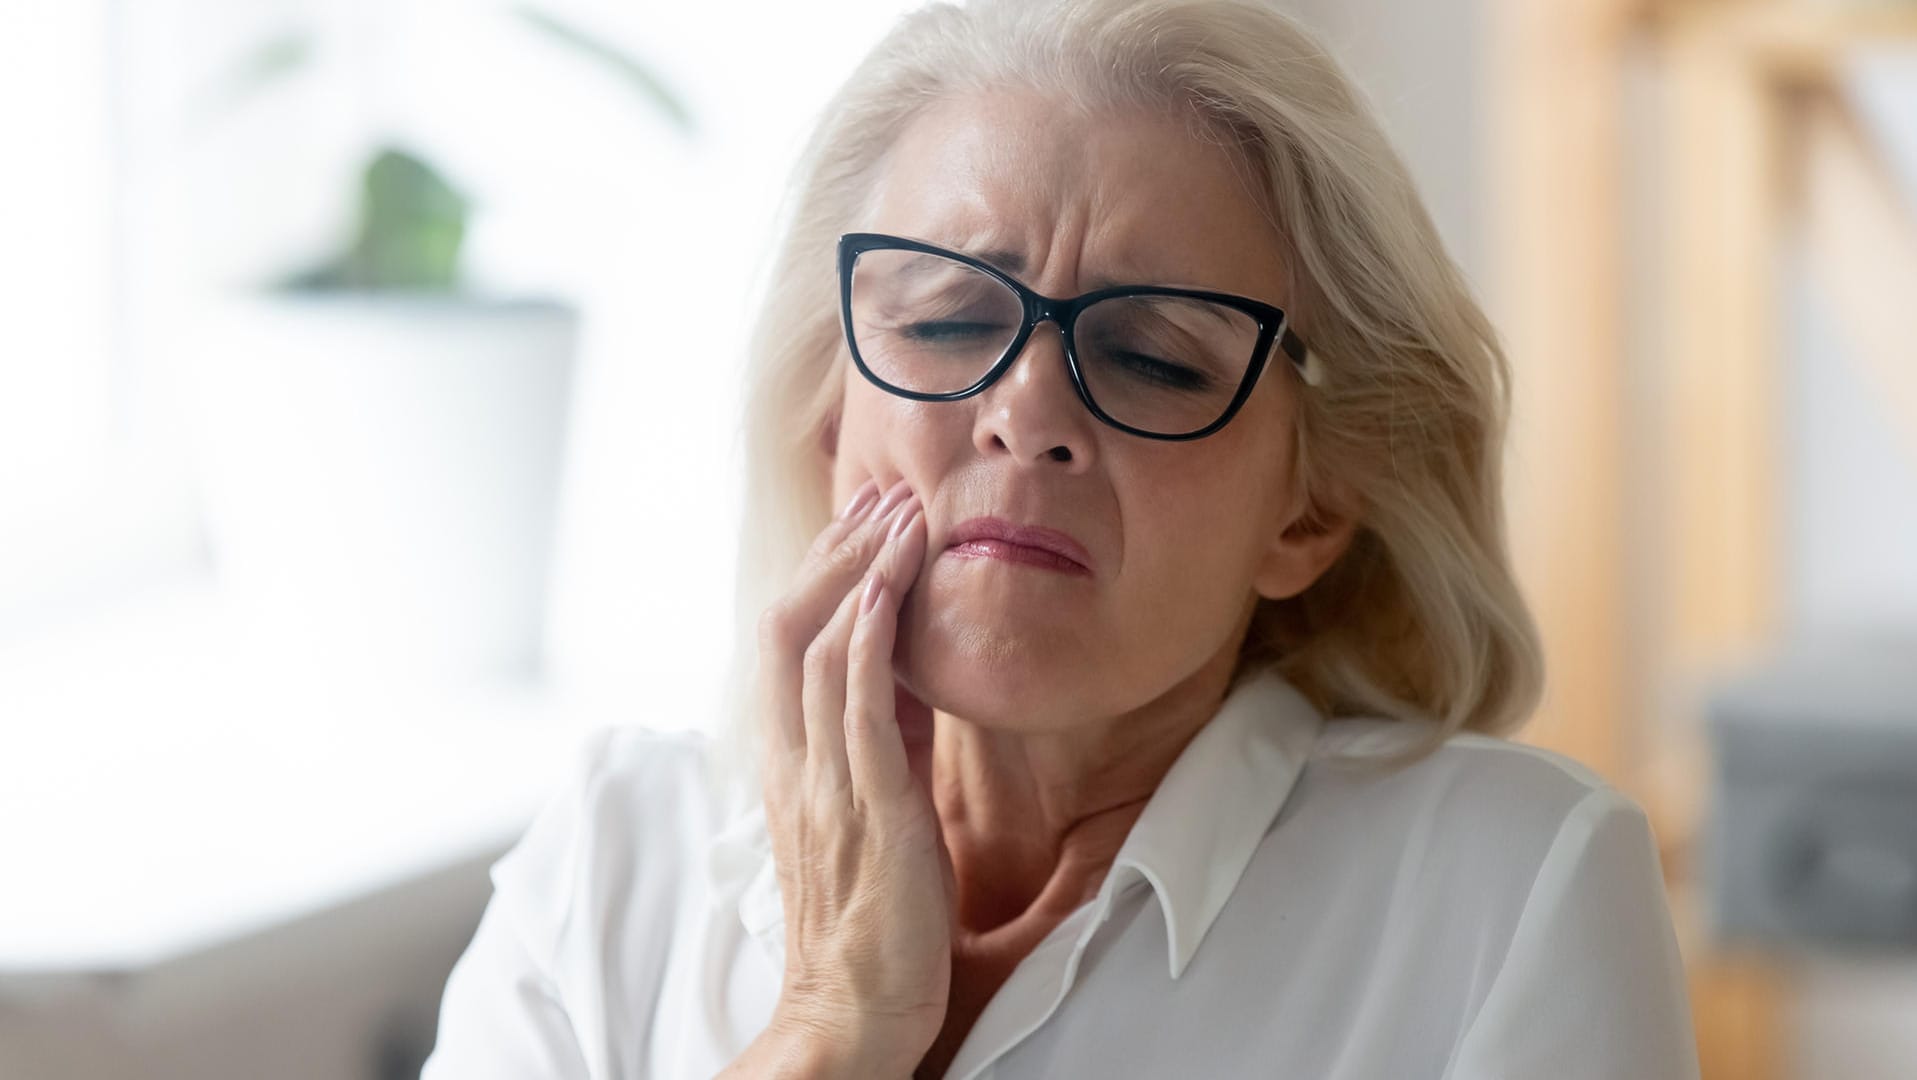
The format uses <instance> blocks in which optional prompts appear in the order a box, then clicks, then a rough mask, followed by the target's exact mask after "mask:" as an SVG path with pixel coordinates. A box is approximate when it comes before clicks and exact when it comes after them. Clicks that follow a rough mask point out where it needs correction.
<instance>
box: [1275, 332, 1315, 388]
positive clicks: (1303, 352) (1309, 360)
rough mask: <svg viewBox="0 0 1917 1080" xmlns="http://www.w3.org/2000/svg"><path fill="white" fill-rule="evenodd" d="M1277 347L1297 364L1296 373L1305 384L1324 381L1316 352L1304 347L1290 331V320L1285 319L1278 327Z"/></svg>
mask: <svg viewBox="0 0 1917 1080" xmlns="http://www.w3.org/2000/svg"><path fill="white" fill-rule="evenodd" d="M1278 347H1279V348H1280V349H1282V350H1284V353H1285V355H1286V356H1289V357H1291V362H1292V363H1294V364H1296V365H1298V374H1299V375H1300V376H1301V377H1302V378H1303V379H1304V380H1305V385H1306V386H1317V385H1319V384H1320V383H1322V382H1324V377H1325V367H1324V364H1323V362H1322V361H1320V360H1319V359H1318V354H1317V353H1315V352H1313V351H1311V350H1310V349H1308V348H1306V347H1305V341H1304V339H1303V338H1301V337H1299V336H1298V335H1297V334H1294V333H1292V332H1291V320H1290V319H1286V320H1285V321H1284V322H1283V323H1281V324H1280V325H1279V327H1278Z"/></svg>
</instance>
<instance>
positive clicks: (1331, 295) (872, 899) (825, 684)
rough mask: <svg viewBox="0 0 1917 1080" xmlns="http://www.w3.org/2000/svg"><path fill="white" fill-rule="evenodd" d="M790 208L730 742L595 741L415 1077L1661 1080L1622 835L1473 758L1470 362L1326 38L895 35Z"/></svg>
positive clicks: (1661, 934) (1417, 216) (1493, 474)
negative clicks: (745, 636) (747, 632)
mask: <svg viewBox="0 0 1917 1080" xmlns="http://www.w3.org/2000/svg"><path fill="white" fill-rule="evenodd" d="M795 193H796V198H797V203H796V206H795V207H794V208H793V213H792V215H791V217H790V220H789V225H788V226H787V233H786V237H785V242H784V245H783V248H782V252H781V257H780V260H779V262H778V265H777V268H776V272H775V274H774V277H773V284H772V286H771V289H770V293H769V295H768V296H767V297H766V299H765V303H764V308H763V312H762V316H761V319H760V322H759V326H758V332H757V335H756V337H755V342H754V363H755V365H756V367H755V381H754V384H753V396H752V399H751V403H750V411H749V415H748V418H747V419H748V431H749V435H748V437H749V439H750V447H749V459H750V461H751V462H752V466H753V473H752V476H751V478H750V482H749V491H748V496H749V498H750V499H751V500H752V501H751V503H750V506H751V520H753V521H754V522H755V523H757V525H758V528H757V530H756V531H755V535H754V536H753V537H752V538H751V541H750V542H749V544H748V550H747V552H746V556H745V560H746V561H745V565H744V567H743V570H744V572H743V574H742V583H743V584H744V588H743V589H742V596H743V598H744V603H743V609H744V610H743V612H742V616H743V617H742V620H741V621H742V623H743V624H744V625H746V626H748V627H750V628H751V630H752V640H751V644H750V646H749V649H747V650H742V677H741V678H740V679H739V680H737V683H738V685H739V686H740V687H742V688H743V691H742V692H741V694H740V695H739V698H738V700H737V702H736V705H737V708H736V709H735V710H734V713H735V714H736V715H737V717H738V718H739V719H738V726H737V727H736V728H735V729H733V730H731V731H730V732H729V733H728V734H727V735H726V736H725V737H723V738H720V739H708V738H705V737H703V736H698V735H689V734H672V735H668V734H655V733H648V732H645V731H643V730H629V731H620V732H606V733H602V734H601V735H600V736H598V737H597V738H596V739H595V740H594V741H593V742H592V744H591V745H590V746H589V747H588V751H587V753H586V755H585V757H584V759H583V760H582V761H581V762H580V766H579V774H578V775H577V776H576V777H575V778H574V779H573V782H572V783H571V784H569V785H568V787H567V789H566V792H565V793H564V794H563V795H562V796H561V797H560V798H558V799H556V800H555V801H554V802H553V803H552V804H551V805H549V806H548V807H547V808H546V810H545V811H544V812H542V814H541V815H540V816H539V818H538V820H537V821H536V822H535V823H534V825H533V826H532V828H531V829H530V830H529V832H528V833H527V835H526V836H525V837H524V839H523V840H522V841H521V842H520V844H519V845H518V846H517V847H516V848H515V849H514V851H512V852H511V853H510V854H508V855H507V856H506V857H505V858H504V859H502V860H501V861H500V862H499V863H498V864H497V865H496V866H495V867H494V869H493V880H494V884H495V890H496V891H495V895H494V897H493V900H492V901H491V904H490V906H489V907H488V908H487V911H486V914H485V916H484V919H483V920H482V922H481V925H480V927H479V930H478V932H477V934H476V935H475V937H474V940H473V942H472V944H471V946H470V947H469V949H468V951H467V953H466V955H465V956H464V957H463V958H462V959H461V961H460V963H459V965H458V967H457V968H456V969H455V971H454V973H453V975H452V977H451V980H450V981H449V983H448V986H447V989H446V995H445V999H444V1002H443V1004H442V1016H441V1029H440V1036H439V1045H438V1047H437V1049H436V1051H435V1054H434V1057H433V1059H432V1061H431V1062H430V1063H429V1066H428V1069H427V1071H426V1074H427V1076H428V1077H432V1078H435V1080H438V1078H447V1077H489V1076H502V1077H503V1076H564V1077H575V1076H576V1077H608V1078H609V1077H616V1076H617V1077H625V1076H660V1077H668V1076H669V1077H693V1076H702V1077H703V1076H711V1075H714V1074H717V1073H721V1072H724V1073H725V1074H726V1075H738V1076H773V1075H780V1076H786V1075H789V1076H847V1077H904V1076H920V1077H938V1076H947V1077H959V1078H971V1077H1001V1078H1005V1080H1011V1078H1015V1077H1036V1076H1074V1077H1076V1076H1087V1077H1094V1076H1096V1077H1103V1076H1162V1075H1171V1074H1182V1075H1191V1076H1204V1077H1213V1076H1218V1077H1224V1076H1253V1075H1256V1076H1295V1077H1312V1078H1323V1077H1379V1078H1402V1077H1439V1076H1446V1077H1460V1078H1462V1077H1532V1076H1544V1075H1550V1076H1553V1077H1567V1076H1569V1077H1587V1076H1588V1077H1612V1076H1615V1077H1632V1078H1652V1077H1684V1076H1693V1075H1695V1074H1696V1070H1697V1065H1696V1061H1695V1052H1694V1049H1693V1046H1692V1043H1691V1038H1690V1035H1689V1028H1688V1015H1687V1006H1686V1003H1685V999H1684V991H1683V985H1682V978H1681V972H1680V967H1679V963H1678V959H1677V954H1676V949H1675V945H1674V940H1673V935H1672V932H1671V926H1670V920H1669V916H1668V914H1667V913H1666V911H1665V909H1664V906H1663V899H1662V889H1661V882H1660V879H1659V876H1658V869H1657V864H1656V859H1655V854H1654V849H1653V845H1652V841H1651V836H1650V833H1649V831H1648V828H1647V827H1646V823H1645V819H1644V816H1643V815H1642V813H1641V812H1640V811H1639V810H1638V809H1637V808H1636V807H1635V806H1633V805H1632V804H1631V803H1630V802H1628V801H1627V800H1626V799H1624V798H1623V797H1622V796H1620V795H1619V794H1617V793H1616V792H1615V791H1613V790H1611V789H1610V788H1608V787H1606V786H1605V785H1604V784H1603V783H1602V782H1600V781H1599V780H1598V779H1597V778H1595V777H1594V776H1593V775H1591V774H1590V773H1589V772H1587V771H1585V770H1584V769H1582V768H1580V767H1578V766H1577V765H1575V764H1573V763H1571V762H1569V761H1567V760H1564V759H1562V758H1559V757H1556V756H1553V755H1551V754H1548V753H1545V752H1542V751H1538V750H1535V749H1528V748H1523V747H1520V746H1517V745H1515V744H1511V743H1508V742H1505V741H1502V740H1500V739H1498V738H1495V737H1494V736H1495V735H1496V734H1497V733H1500V732H1502V731H1505V730H1508V729H1509V728H1510V727H1511V726H1512V725H1514V724H1515V723H1517V722H1519V721H1521V720H1522V719H1523V717H1524V716H1525V715H1526V714H1527V713H1528V712H1529V711H1530V710H1531V708H1532V707H1533V706H1534V704H1535V702H1536V700H1537V698H1538V695H1539V687H1540V682H1541V671H1540V667H1541V664H1540V659H1539V648H1538V643H1537V639H1536V633H1535V630H1534V628H1533V624H1532V621H1531V619H1530V617H1529V615H1528V614H1527V612H1526V611H1525V608H1524V606H1523V603H1522V601H1521V600H1520V598H1519V595H1518V592H1517V589H1516V588H1515V586H1514V584H1513V582H1512V579H1511V575H1510V572H1509V569H1508V566H1507V559H1506V556H1505V551H1504V539H1503V522H1502V507H1501V503H1500V499H1499V470H1498V464H1499V455H1500V452H1501V438H1502V430H1503V417H1504V412H1505V408H1506V401H1507V393H1508V391H1507V370H1506V366H1505V361H1504V359H1503V357H1502V355H1501V353H1500V352H1499V348H1498V345H1497V343H1496V341H1495V337H1494V334H1493V332H1492V330H1491V328H1490V327H1489V326H1488V325H1487V323H1486V321H1485V319H1484V317H1483V316H1482V314H1481V313H1480V312H1479V310H1478V309H1477V307H1476V306H1475V305H1474V303H1473V302H1472V300H1471V298H1470V296H1469V294H1468V291H1467V289H1466V287H1465V285H1464V283H1463V282H1462V280H1461V279H1460V276H1459V274H1458V273H1457V271H1456V270H1455V268H1454V267H1453V266H1452V264H1451V263H1450V262H1449V260H1448V259H1447V258H1446V257H1445V256H1444V254H1443V252H1442V250H1441V248H1440V246H1439V243H1438V241H1437V239H1436V237H1435V234H1434V231H1433V229H1432V226H1431V224H1430V222H1429V221H1428V219H1427V218H1426V216H1425V214H1424V212H1423V211H1422V210H1421V209H1420V207H1419V204H1418V201H1417V199H1416V197H1415V195H1414V193H1413V191H1412V189H1411V186H1410V183H1409V181H1408V179H1407V178H1406V175H1405V172H1404V170H1403V168H1402V167H1401V166H1400V164H1399V163H1398V161H1397V159H1396V157H1395V156H1394V155H1393V154H1392V152H1391V151H1390V150H1389V148H1388V147H1387V145H1386V143H1385V141H1384V139H1383V137H1382V136H1381V135H1380V133H1379V130H1378V127H1377V125H1376V123H1375V122H1374V121H1373V120H1372V119H1371V118H1370V117H1369V116H1368V115H1367V113H1366V112H1365V110H1364V109H1363V107H1362V106H1361V104H1360V103H1359V101H1358V99H1357V98H1356V96H1355V94H1354V92H1353V91H1352V89H1351V87H1350V86H1349V85H1348V83H1347V82H1346V80H1345V79H1344V77H1343V76H1342V75H1341V74H1340V73H1339V72H1338V70H1337V69H1336V67H1335V66H1334V65H1333V64H1332V62H1331V61H1330V60H1329V59H1327V57H1326V56H1325V55H1324V53H1323V51H1322V50H1321V49H1320V48H1319V47H1318V46H1317V45H1315V44H1313V43H1312V42H1311V41H1310V40H1309V39H1308V38H1307V37H1306V36H1305V35H1304V34H1303V33H1302V32H1300V31H1299V29H1298V28H1297V27H1296V26H1295V25H1294V24H1292V23H1291V22H1290V21H1288V20H1287V19H1285V18H1284V17H1282V16H1280V15H1278V14H1276V13H1274V12H1273V11H1271V10H1269V9H1268V8H1267V7H1265V6H1264V5H1263V4H1261V3H1257V2H1254V0H1109V2H1097V0H1093V2H1068V0H1060V2H1029V0H1005V2H993V0H984V2H979V3H974V4H971V5H969V6H967V7H963V8H961V7H952V6H944V5H939V6H933V7H930V8H927V9H924V10H922V11H919V12H917V13H915V14H914V15H912V16H910V17H908V18H907V19H905V20H904V21H903V22H901V23H900V25H899V26H898V27H897V28H896V29H895V31H894V32H893V33H892V34H891V35H890V36H889V37H888V38H886V40H885V41H883V42H882V43H881V44H880V45H879V46H877V48H876V49H875V50H874V52H873V54H872V55H871V56H870V57H869V58H868V60H867V61H866V62H865V63H864V64H863V65H862V66H861V67H860V68H859V69H858V70H857V71H856V72H855V73H854V74H853V75H852V77H851V78H850V80H849V81H848V82H847V84H846V86H845V87H844V88H843V90H842V91H841V92H840V94H839V95H838V97H837V98H836V99H835V101H834V102H833V103H832V105H831V107H830V109H829V110H828V111H827V113H826V114H825V119H824V121H823V122H822V124H821V126H820V128H819V130H818V132H817V134H816V136H815V137H814V139H813V141H812V143H811V145H810V146H809V148H808V150H807V152H806V155H805V157H804V160H803V161H802V163H801V168H800V173H799V175H798V178H797V184H796V186H795ZM832 507H842V508H843V510H842V511H841V512H840V513H839V514H838V515H837V516H836V517H835V516H833V515H832V514H831V508H832ZM746 662H750V664H751V669H750V672H749V674H746V673H744V672H743V666H744V664H745V663H746ZM735 766H736V767H735ZM755 770H756V771H755Z"/></svg>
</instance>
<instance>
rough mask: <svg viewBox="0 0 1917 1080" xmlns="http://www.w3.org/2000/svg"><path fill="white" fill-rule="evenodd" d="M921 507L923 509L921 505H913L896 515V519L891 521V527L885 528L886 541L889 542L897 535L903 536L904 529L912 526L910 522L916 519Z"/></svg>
mask: <svg viewBox="0 0 1917 1080" xmlns="http://www.w3.org/2000/svg"><path fill="white" fill-rule="evenodd" d="M922 509H923V508H922V507H917V506H914V507H913V508H912V509H910V510H907V511H905V512H904V513H901V514H900V515H899V517H898V520H897V521H894V522H893V523H892V527H891V528H890V529H888V530H886V533H885V541H886V543H888V544H889V543H891V542H892V541H894V540H897V539H898V538H899V537H901V536H904V535H905V532H906V530H907V529H910V528H911V527H912V522H914V521H916V520H918V516H919V512H920V511H921V510H922Z"/></svg>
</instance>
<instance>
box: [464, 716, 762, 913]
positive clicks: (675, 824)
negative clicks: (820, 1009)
mask: <svg viewBox="0 0 1917 1080" xmlns="http://www.w3.org/2000/svg"><path fill="white" fill-rule="evenodd" d="M713 752H714V751H713V747H712V739H711V737H710V736H708V735H706V734H705V733H703V732H698V731H664V730H656V729H651V728H644V727H633V726H617V727H606V728H601V729H599V730H597V731H594V732H592V733H591V734H590V735H588V736H586V737H585V738H584V739H583V740H582V741H581V743H580V744H579V746H578V748H577V749H576V751H575V752H574V754H573V757H572V760H571V761H570V763H569V765H568V768H567V769H566V771H565V773H564V774H563V775H562V777H561V778H560V780H559V781H558V782H557V783H556V784H555V785H554V786H553V788H552V790H551V792H550V794H549V795H548V796H547V798H546V800H545V802H544V804H543V805H542V806H541V808H540V809H539V811H538V813H537V814H536V815H535V816H534V817H533V820H532V822H531V824H530V825H529V826H528V827H527V828H526V830H525V832H524V833H523V834H522V835H521V836H520V838H519V840H518V842H517V843H516V844H514V845H513V847H512V849H511V850H509V851H508V852H507V853H506V854H505V855H504V856H503V857H502V858H501V859H499V861H497V862H496V863H494V864H493V867H492V872H491V876H492V880H493V885H494V895H495V898H496V901H497V902H500V903H502V904H505V905H508V906H510V907H512V908H513V909H514V910H513V912H512V914H513V915H514V916H515V918H516V921H517V922H518V923H519V924H520V925H521V926H522V928H523V930H524V932H525V933H526V934H527V935H528V936H529V937H531V938H533V939H534V941H533V943H534V944H536V945H539V946H543V947H546V948H553V947H556V946H557V945H558V944H559V937H560V935H561V934H562V933H563V932H564V930H565V928H566V927H567V926H569V925H586V926H592V925H595V924H597V925H602V926H603V925H605V924H604V923H600V922H598V919H597V916H601V915H607V914H611V913H613V912H615V911H620V910H629V909H630V908H631V906H632V905H633V904H634V903H638V902H641V901H644V902H648V903H654V904H657V903H660V902H664V901H666V900H668V899H669V897H667V896H665V895H664V894H662V893H661V892H660V890H659V889H658V888H653V887H647V888H641V887H640V885H641V880H640V878H641V874H642V873H643V875H644V878H645V881H647V882H678V883H680V885H679V886H678V887H679V888H689V887H693V886H696V884H697V883H698V882H699V881H700V880H701V877H700V875H699V874H697V873H691V872H690V871H693V870H696V869H697V868H698V866H699V865H700V863H699V860H700V859H701V858H702V857H703V853H704V850H705V847H706V845H707V843H708V842H709V840H710V838H711V836H712V835H713V834H714V833H715V832H716V830H717V828H718V824H719V822H720V821H722V819H723V817H724V815H725V814H726V813H727V803H728V798H727V796H728V792H727V790H726V789H725V787H724V785H722V784H720V783H717V782H716V774H715V772H714V770H713V769H712V768H710V766H711V763H712V759H711V755H712V754H713ZM652 914H663V913H662V912H655V913H652ZM622 921H623V920H622Z"/></svg>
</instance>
